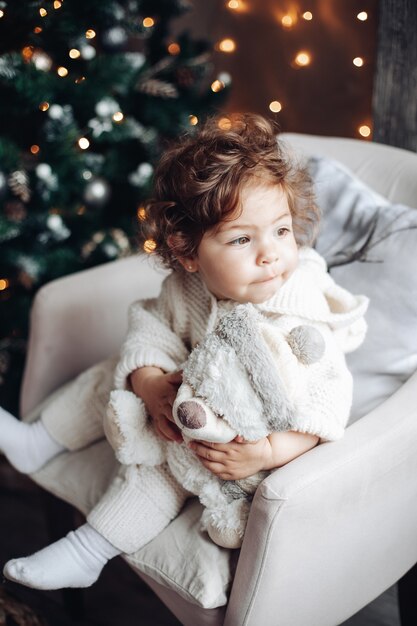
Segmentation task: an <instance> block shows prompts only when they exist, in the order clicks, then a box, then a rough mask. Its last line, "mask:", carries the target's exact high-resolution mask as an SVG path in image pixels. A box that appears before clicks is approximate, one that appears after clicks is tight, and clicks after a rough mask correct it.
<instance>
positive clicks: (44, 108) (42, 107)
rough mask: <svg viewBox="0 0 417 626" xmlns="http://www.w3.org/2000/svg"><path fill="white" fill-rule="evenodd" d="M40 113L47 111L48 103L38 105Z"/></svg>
mask: <svg viewBox="0 0 417 626" xmlns="http://www.w3.org/2000/svg"><path fill="white" fill-rule="evenodd" d="M39 109H40V110H41V111H47V110H48V109H49V102H41V103H40V105H39Z"/></svg>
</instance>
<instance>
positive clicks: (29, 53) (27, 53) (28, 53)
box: [22, 46, 34, 61]
mask: <svg viewBox="0 0 417 626" xmlns="http://www.w3.org/2000/svg"><path fill="white" fill-rule="evenodd" d="M33 54H34V49H33V46H25V47H24V48H23V49H22V57H23V58H24V60H25V61H30V60H31V58H32V57H33Z"/></svg>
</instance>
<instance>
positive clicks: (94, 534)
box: [3, 465, 189, 589]
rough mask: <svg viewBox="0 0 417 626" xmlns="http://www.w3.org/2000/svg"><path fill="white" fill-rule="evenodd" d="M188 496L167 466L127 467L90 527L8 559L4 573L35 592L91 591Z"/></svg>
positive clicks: (157, 530) (165, 523) (166, 521)
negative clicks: (114, 560) (109, 567)
mask: <svg viewBox="0 0 417 626" xmlns="http://www.w3.org/2000/svg"><path fill="white" fill-rule="evenodd" d="M188 496H189V493H188V492H187V491H185V490H184V489H183V488H182V487H181V486H180V485H179V484H178V483H177V482H176V481H175V479H174V478H173V476H172V475H171V474H170V472H169V470H168V468H167V467H166V466H165V465H162V466H156V467H145V466H128V467H126V466H122V468H121V471H120V473H119V475H118V476H117V477H116V478H115V479H114V480H113V482H112V483H111V485H110V487H109V489H108V490H107V492H106V493H105V494H104V496H103V498H102V499H101V500H100V502H99V503H98V504H97V505H96V507H95V508H94V509H93V510H92V512H91V513H90V515H89V516H88V518H87V520H88V523H87V524H85V525H84V526H81V527H80V528H79V529H78V530H76V531H75V532H71V533H69V534H68V535H67V536H66V537H64V538H63V539H60V540H59V541H57V542H55V543H53V544H51V545H50V546H47V547H46V548H44V549H43V550H40V551H39V552H36V553H35V554H33V555H31V556H29V557H26V558H22V559H13V560H12V561H9V562H8V563H6V565H5V568H4V571H3V573H4V575H5V576H6V577H7V578H10V579H11V580H14V581H15V582H19V583H21V584H23V585H26V586H27V587H33V588H35V589H61V588H63V587H88V586H90V585H92V584H93V583H94V582H95V581H96V580H97V578H98V577H99V575H100V572H101V570H102V569H103V567H104V565H105V564H106V563H107V561H108V560H109V559H111V558H113V557H114V556H116V555H117V554H120V553H121V552H125V553H127V554H130V553H133V552H136V550H139V548H141V547H142V546H144V545H145V544H146V543H148V542H149V541H151V540H152V539H153V538H154V537H156V536H157V535H158V534H159V533H160V532H161V531H162V530H163V529H164V528H166V526H168V524H169V522H170V521H171V520H172V519H173V518H174V517H176V516H177V515H178V513H179V512H180V510H181V508H182V506H183V504H184V502H185V500H186V499H187V497H188Z"/></svg>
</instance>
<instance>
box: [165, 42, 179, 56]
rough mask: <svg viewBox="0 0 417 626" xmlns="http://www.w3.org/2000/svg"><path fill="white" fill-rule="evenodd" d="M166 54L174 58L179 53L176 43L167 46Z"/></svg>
mask: <svg viewBox="0 0 417 626" xmlns="http://www.w3.org/2000/svg"><path fill="white" fill-rule="evenodd" d="M168 52H169V54H172V55H173V56H175V55H177V54H179V53H180V52H181V48H180V46H179V45H178V44H177V43H170V44H169V46H168Z"/></svg>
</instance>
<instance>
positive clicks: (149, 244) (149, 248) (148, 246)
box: [143, 239, 156, 254]
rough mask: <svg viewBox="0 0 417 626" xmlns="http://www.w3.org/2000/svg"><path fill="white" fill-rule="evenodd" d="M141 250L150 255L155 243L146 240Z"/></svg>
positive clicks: (151, 240)
mask: <svg viewBox="0 0 417 626" xmlns="http://www.w3.org/2000/svg"><path fill="white" fill-rule="evenodd" d="M143 249H144V251H145V252H146V253H147V254H150V253H151V252H153V251H154V250H155V249H156V241H154V240H153V239H147V240H146V241H145V243H144V244H143Z"/></svg>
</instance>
